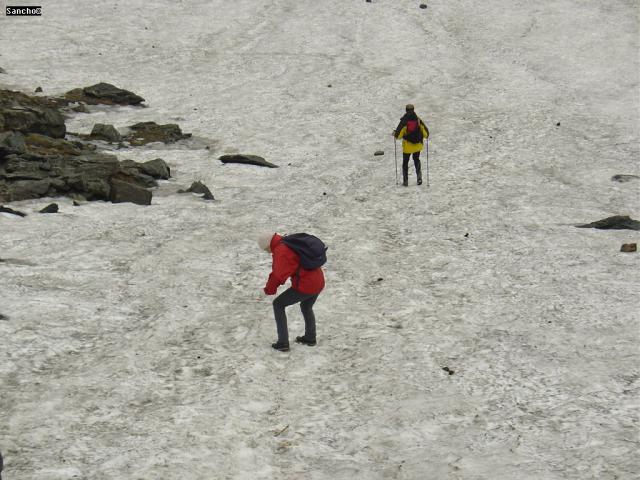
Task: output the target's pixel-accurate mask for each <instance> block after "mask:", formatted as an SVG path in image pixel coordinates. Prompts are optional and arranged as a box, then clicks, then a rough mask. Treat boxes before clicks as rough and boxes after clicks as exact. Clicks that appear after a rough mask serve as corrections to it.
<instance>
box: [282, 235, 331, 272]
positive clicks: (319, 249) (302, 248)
mask: <svg viewBox="0 0 640 480" xmlns="http://www.w3.org/2000/svg"><path fill="white" fill-rule="evenodd" d="M282 243H284V244H285V245H286V246H287V247H289V248H290V249H291V250H293V251H294V252H296V253H297V254H298V256H299V257H300V266H301V267H302V268H304V269H305V270H315V269H316V268H320V267H321V266H322V265H324V264H325V263H326V262H327V248H328V247H327V246H326V245H325V244H324V243H323V242H322V240H320V239H319V238H318V237H314V236H313V235H309V234H308V233H292V234H291V235H286V236H284V237H282Z"/></svg>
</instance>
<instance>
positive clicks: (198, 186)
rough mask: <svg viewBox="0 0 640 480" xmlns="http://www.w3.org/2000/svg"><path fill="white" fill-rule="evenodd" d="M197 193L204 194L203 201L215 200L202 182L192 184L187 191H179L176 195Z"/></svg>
mask: <svg viewBox="0 0 640 480" xmlns="http://www.w3.org/2000/svg"><path fill="white" fill-rule="evenodd" d="M187 192H189V193H199V194H204V195H203V197H202V198H204V199H205V200H215V199H214V198H213V194H212V193H211V190H209V189H208V188H207V186H206V185H205V184H204V183H202V182H193V183H192V184H191V186H190V187H189V188H188V189H187V190H180V191H179V192H178V193H187Z"/></svg>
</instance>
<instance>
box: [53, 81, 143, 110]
mask: <svg viewBox="0 0 640 480" xmlns="http://www.w3.org/2000/svg"><path fill="white" fill-rule="evenodd" d="M64 98H65V99H66V100H68V101H70V102H78V103H86V104H88V105H99V104H103V105H140V104H141V103H142V102H144V98H142V97H140V96H139V95H136V94H135V93H133V92H130V91H128V90H123V89H121V88H118V87H116V86H114V85H111V84H110V83H97V84H95V85H91V86H90V87H85V88H76V89H74V90H71V91H69V92H67V93H66V94H65V96H64Z"/></svg>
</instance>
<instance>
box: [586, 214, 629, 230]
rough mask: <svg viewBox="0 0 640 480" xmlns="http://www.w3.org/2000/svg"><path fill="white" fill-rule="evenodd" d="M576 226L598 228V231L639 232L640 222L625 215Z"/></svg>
mask: <svg viewBox="0 0 640 480" xmlns="http://www.w3.org/2000/svg"><path fill="white" fill-rule="evenodd" d="M576 226H577V227H578V228H598V229H600V230H640V222H639V221H638V220H633V219H632V218H630V217H629V216H627V215H615V216H613V217H607V218H604V219H602V220H598V221H597V222H592V223H586V224H584V225H576Z"/></svg>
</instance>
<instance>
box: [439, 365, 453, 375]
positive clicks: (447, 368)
mask: <svg viewBox="0 0 640 480" xmlns="http://www.w3.org/2000/svg"><path fill="white" fill-rule="evenodd" d="M442 370H444V371H445V372H447V373H448V374H449V375H453V374H454V373H456V372H455V371H453V370H451V369H450V368H449V367H442Z"/></svg>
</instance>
